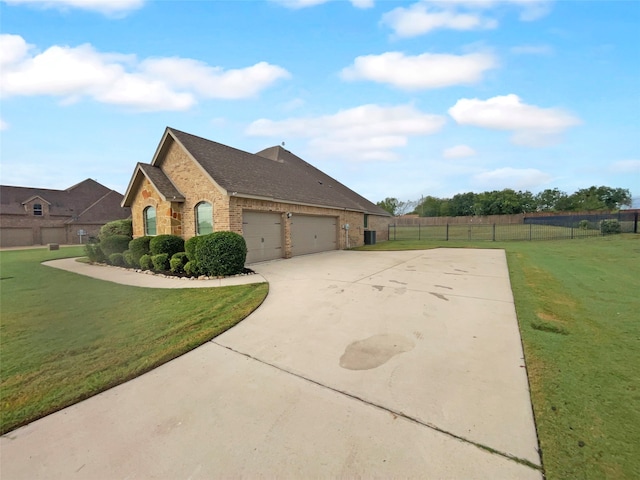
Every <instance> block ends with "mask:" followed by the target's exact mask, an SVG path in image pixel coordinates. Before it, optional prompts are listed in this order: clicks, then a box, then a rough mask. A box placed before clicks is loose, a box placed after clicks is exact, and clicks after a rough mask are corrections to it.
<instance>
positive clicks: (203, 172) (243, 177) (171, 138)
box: [122, 127, 390, 263]
mask: <svg viewBox="0 0 640 480" xmlns="http://www.w3.org/2000/svg"><path fill="white" fill-rule="evenodd" d="M122 206H124V207H131V213H132V220H133V236H134V237H140V236H142V235H160V234H173V235H179V236H182V237H183V238H185V239H188V238H191V237H192V236H194V235H202V234H207V233H210V232H212V231H232V232H237V233H239V234H241V235H243V236H244V238H245V240H246V242H247V250H248V253H247V263H254V262H259V261H264V260H271V259H276V258H290V257H292V256H295V255H302V254H306V253H315V252H321V251H326V250H335V249H343V248H348V247H353V246H358V245H362V244H363V243H364V241H365V234H366V235H367V237H368V239H371V238H372V237H373V234H372V232H373V231H375V232H376V233H375V237H376V239H377V240H380V241H382V240H387V236H388V224H389V221H390V215H389V214H388V213H387V212H386V211H384V210H383V209H381V208H380V207H378V206H377V205H375V204H373V203H371V202H370V201H368V200H367V199H365V198H363V197H361V196H360V195H358V194H357V193H355V192H354V191H353V190H351V189H349V188H347V187H346V186H344V185H343V184H341V183H340V182H338V181H337V180H335V179H333V178H331V177H329V176H328V175H326V174H325V173H323V172H321V171H320V170H318V169H317V168H315V167H313V166H312V165H310V164H309V163H307V162H305V161H304V160H302V159H301V158H299V157H297V156H295V155H294V154H293V153H291V152H289V151H287V150H285V149H284V148H282V147H279V146H277V147H271V148H268V149H266V150H262V151H260V152H258V153H256V154H252V153H248V152H244V151H242V150H238V149H235V148H232V147H228V146H226V145H222V144H220V143H216V142H213V141H210V140H206V139H204V138H201V137H196V136H194V135H191V134H188V133H185V132H181V131H179V130H175V129H173V128H169V127H167V129H166V130H165V132H164V135H163V137H162V139H161V141H160V144H159V145H158V148H157V149H156V152H155V155H154V156H153V160H152V161H151V163H150V164H143V163H138V164H137V165H136V167H135V170H134V172H133V175H132V177H131V181H130V182H129V186H128V187H127V191H126V192H125V195H124V199H123V201H122ZM365 232H366V233H365Z"/></svg>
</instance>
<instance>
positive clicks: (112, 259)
mask: <svg viewBox="0 0 640 480" xmlns="http://www.w3.org/2000/svg"><path fill="white" fill-rule="evenodd" d="M109 263H110V264H111V265H115V266H116V267H124V265H125V263H124V256H123V255H122V254H121V253H112V254H111V255H109Z"/></svg>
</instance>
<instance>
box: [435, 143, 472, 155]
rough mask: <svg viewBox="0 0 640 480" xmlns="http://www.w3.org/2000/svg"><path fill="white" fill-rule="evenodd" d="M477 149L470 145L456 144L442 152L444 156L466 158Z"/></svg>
mask: <svg viewBox="0 0 640 480" xmlns="http://www.w3.org/2000/svg"><path fill="white" fill-rule="evenodd" d="M475 154H476V151H475V150H474V149H473V148H471V147H470V146H468V145H456V146H455V147H451V148H446V149H445V150H444V151H443V152H442V156H443V157H444V158H465V157H472V156H473V155H475Z"/></svg>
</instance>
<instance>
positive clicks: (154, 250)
mask: <svg viewBox="0 0 640 480" xmlns="http://www.w3.org/2000/svg"><path fill="white" fill-rule="evenodd" d="M149 250H151V255H160V254H161V253H166V254H167V255H169V258H171V257H172V256H173V255H174V254H175V253H178V252H184V240H183V239H182V238H181V237H178V236H177V235H157V236H155V237H152V238H151V241H150V242H149Z"/></svg>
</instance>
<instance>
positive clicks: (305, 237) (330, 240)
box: [291, 215, 338, 255]
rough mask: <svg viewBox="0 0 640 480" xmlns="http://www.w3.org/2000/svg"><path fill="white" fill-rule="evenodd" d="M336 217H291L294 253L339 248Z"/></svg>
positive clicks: (302, 253) (300, 253)
mask: <svg viewBox="0 0 640 480" xmlns="http://www.w3.org/2000/svg"><path fill="white" fill-rule="evenodd" d="M337 227H338V220H337V218H336V217H314V216H310V215H295V216H294V217H293V218H292V219H291V243H292V253H293V255H304V254H308V253H318V252H325V251H328V250H336V249H337V248H338V229H337Z"/></svg>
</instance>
